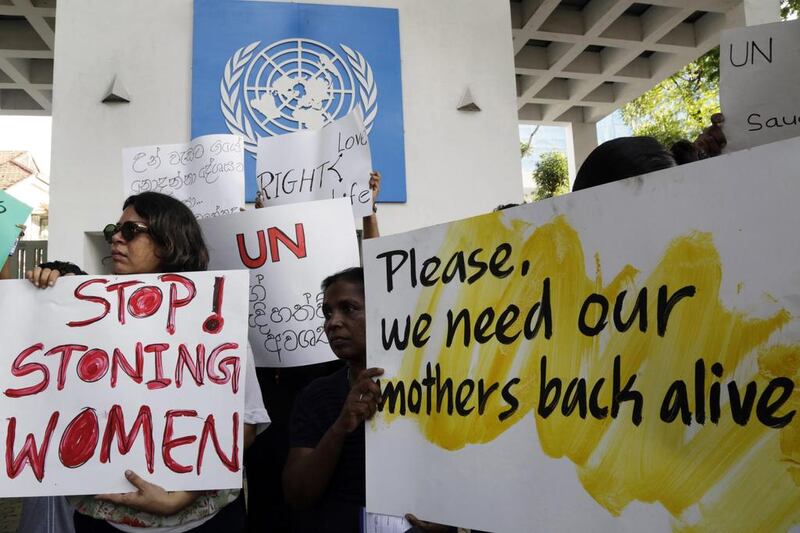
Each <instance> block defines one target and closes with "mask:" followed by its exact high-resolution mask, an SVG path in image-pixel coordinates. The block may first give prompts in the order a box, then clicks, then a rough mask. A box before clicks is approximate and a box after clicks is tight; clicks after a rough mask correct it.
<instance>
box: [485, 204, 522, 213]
mask: <svg viewBox="0 0 800 533" xmlns="http://www.w3.org/2000/svg"><path fill="white" fill-rule="evenodd" d="M519 205H522V204H500V205H498V206H497V207H495V208H494V209H492V211H494V212H495V213H496V212H498V211H505V210H506V209H511V208H512V207H517V206H519Z"/></svg>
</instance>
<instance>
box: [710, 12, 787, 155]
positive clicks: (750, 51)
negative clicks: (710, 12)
mask: <svg viewBox="0 0 800 533" xmlns="http://www.w3.org/2000/svg"><path fill="white" fill-rule="evenodd" d="M721 38H722V43H721V45H720V90H719V96H720V103H721V106H722V112H723V113H724V114H725V135H726V136H727V138H728V150H730V151H732V150H740V149H742V148H751V147H753V146H758V145H761V144H766V143H770V142H775V141H779V140H782V139H789V138H792V137H797V136H799V135H800V62H798V60H797V58H798V57H800V21H797V20H794V21H787V22H776V23H773V24H763V25H760V26H748V27H746V28H735V29H730V30H725V31H723V32H722V36H721Z"/></svg>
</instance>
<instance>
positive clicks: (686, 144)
mask: <svg viewBox="0 0 800 533" xmlns="http://www.w3.org/2000/svg"><path fill="white" fill-rule="evenodd" d="M669 151H670V152H672V157H674V158H675V162H676V163H677V164H679V165H685V164H686V163H693V162H695V161H699V160H700V152H699V150H698V149H697V146H695V145H694V143H693V142H691V141H687V140H686V139H681V140H680V141H677V142H676V143H675V144H673V145H672V146H671V147H670V149H669Z"/></svg>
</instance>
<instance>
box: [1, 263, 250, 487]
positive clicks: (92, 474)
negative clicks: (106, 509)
mask: <svg viewBox="0 0 800 533" xmlns="http://www.w3.org/2000/svg"><path fill="white" fill-rule="evenodd" d="M246 294H247V273H246V272H203V273H191V274H162V275H142V276H123V277H114V276H108V277H87V276H67V277H62V278H61V279H59V280H58V283H56V285H55V287H53V288H49V289H47V290H44V291H43V290H39V289H36V288H34V287H33V285H32V284H30V283H29V282H27V281H3V282H0V314H1V315H2V316H3V326H2V334H1V335H0V338H1V339H2V357H1V358H0V364H2V365H3V367H4V370H3V371H2V372H0V412H2V413H3V422H2V425H0V442H2V444H3V455H2V457H3V461H4V468H3V469H2V475H0V496H2V497H6V498H7V497H11V496H14V497H19V496H43V495H58V494H95V493H113V492H128V491H130V490H132V486H131V485H130V483H128V482H127V481H126V480H125V477H124V476H123V472H124V471H125V470H126V469H131V470H134V471H135V472H137V473H138V474H139V475H141V476H142V477H143V478H145V479H147V480H148V481H151V482H153V483H156V484H158V485H161V486H163V487H164V488H165V489H167V490H204V489H222V488H238V487H240V486H241V475H242V473H241V470H242V450H243V448H242V436H243V424H244V422H243V420H242V412H243V408H244V385H245V371H246V364H247V359H246V358H247V327H246V323H247V322H246V321H247V314H246V313H247V307H246Z"/></svg>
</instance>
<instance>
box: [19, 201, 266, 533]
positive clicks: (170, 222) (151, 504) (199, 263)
mask: <svg viewBox="0 0 800 533" xmlns="http://www.w3.org/2000/svg"><path fill="white" fill-rule="evenodd" d="M103 235H104V236H105V239H106V240H107V241H108V243H109V244H110V245H111V261H112V265H113V272H114V274H155V273H163V272H191V271H202V270H206V266H207V265H208V251H207V249H206V245H205V242H204V241H203V235H202V233H201V231H200V226H199V225H198V224H197V220H196V219H195V217H194V215H193V214H192V212H191V211H190V210H189V208H188V207H186V206H185V205H184V204H183V203H181V202H180V201H178V200H175V199H174V198H172V197H169V196H166V195H163V194H159V193H153V192H146V193H142V194H139V195H135V196H131V197H130V198H128V199H127V200H125V203H124V205H123V211H122V216H121V217H120V219H119V221H118V222H117V223H116V224H109V225H107V226H106V227H105V228H104V229H103ZM64 265H65V264H64V263H61V264H58V263H57V264H55V265H53V266H55V268H48V265H47V264H45V265H42V267H44V268H41V267H37V268H36V269H35V270H34V271H32V272H28V279H30V280H31V282H32V283H33V284H34V285H36V286H37V287H42V288H44V287H48V286H52V285H53V284H54V283H55V281H56V279H57V278H58V277H59V276H61V275H62V273H63V272H64V271H67V272H73V270H72V268H76V267H74V265H72V267H69V266H64ZM66 265H69V264H66ZM244 422H245V429H244V444H245V448H246V447H247V446H249V444H250V443H252V441H253V440H254V439H255V435H256V425H261V426H262V427H261V428H260V429H263V428H264V427H266V424H268V423H269V417H268V416H267V412H266V410H265V409H264V402H263V401H262V398H261V391H260V389H259V387H258V383H257V381H256V374H255V366H254V365H253V357H252V353H251V352H250V347H249V346H248V359H247V372H246V384H245V411H244ZM125 477H126V479H127V480H128V481H129V482H130V483H131V484H132V485H133V486H134V488H135V489H136V490H135V491H134V492H130V493H126V494H104V495H100V496H96V497H95V496H84V497H74V498H73V497H70V498H68V500H69V501H70V503H72V504H73V505H74V506H75V508H76V509H77V512H76V513H75V517H74V519H75V530H76V531H77V532H78V533H85V532H90V533H93V532H112V533H114V532H118V531H120V530H121V531H128V532H135V531H138V532H141V531H146V529H143V528H158V529H157V531H158V532H159V533H168V532H169V533H181V532H184V531H193V532H195V533H201V532H213V531H222V530H224V531H226V532H228V533H233V532H237V531H245V526H246V524H245V522H246V520H245V509H244V504H243V499H242V497H241V496H240V495H239V491H238V490H220V491H204V492H185V491H175V492H167V491H165V490H164V489H162V488H161V487H159V486H158V485H154V484H152V483H149V482H147V481H146V480H144V479H142V478H140V477H139V476H138V475H137V474H136V473H134V472H131V471H127V472H125ZM134 525H135V527H134Z"/></svg>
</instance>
